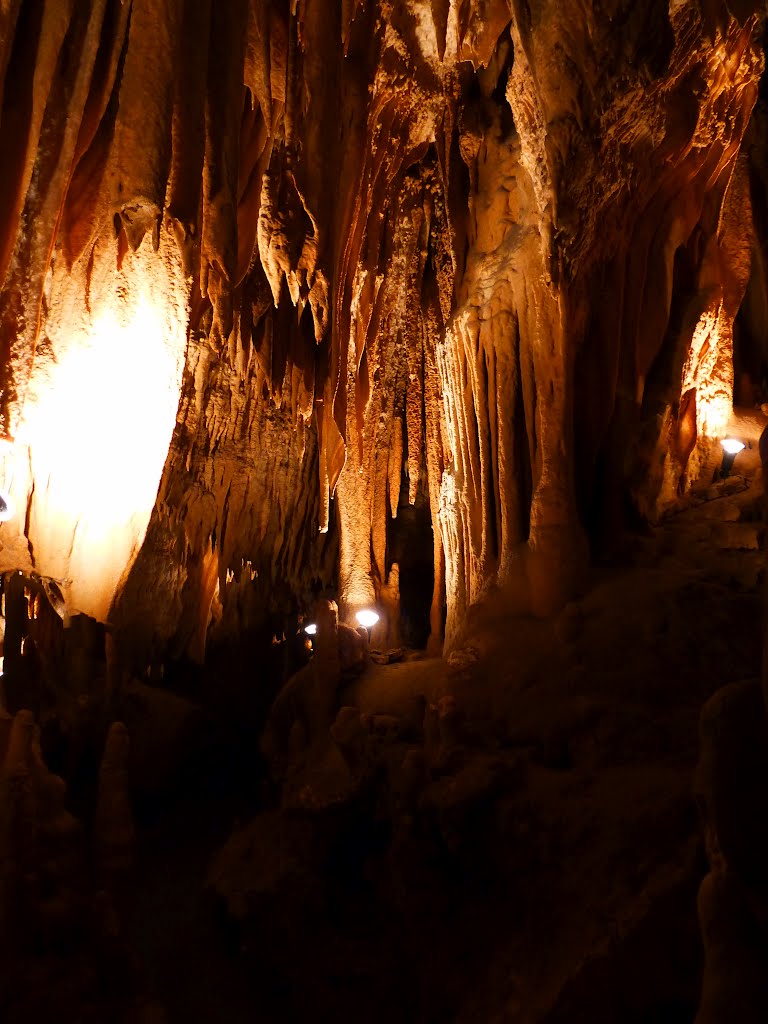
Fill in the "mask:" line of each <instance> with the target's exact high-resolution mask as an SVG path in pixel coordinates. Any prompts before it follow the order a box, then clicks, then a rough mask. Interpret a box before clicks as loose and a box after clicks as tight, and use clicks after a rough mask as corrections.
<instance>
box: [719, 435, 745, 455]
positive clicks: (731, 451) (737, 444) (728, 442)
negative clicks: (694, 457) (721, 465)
mask: <svg viewBox="0 0 768 1024" xmlns="http://www.w3.org/2000/svg"><path fill="white" fill-rule="evenodd" d="M720 444H721V445H722V446H723V450H724V451H726V452H727V453H728V455H738V454H739V452H740V451H742V449H743V448H744V442H743V441H737V440H736V438H735V437H726V438H723V440H722V441H721V442H720Z"/></svg>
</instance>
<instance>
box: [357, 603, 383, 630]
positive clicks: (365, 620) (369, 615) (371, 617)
mask: <svg viewBox="0 0 768 1024" xmlns="http://www.w3.org/2000/svg"><path fill="white" fill-rule="evenodd" d="M355 618H356V619H357V621H358V622H359V623H360V625H361V626H365V628H366V629H371V628H372V627H373V626H375V625H376V623H377V622H378V621H379V613H378V612H375V611H374V610H373V608H363V609H362V610H361V611H359V612H358V613H357V615H356V616H355Z"/></svg>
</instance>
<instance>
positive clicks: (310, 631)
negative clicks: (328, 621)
mask: <svg viewBox="0 0 768 1024" xmlns="http://www.w3.org/2000/svg"><path fill="white" fill-rule="evenodd" d="M304 632H305V633H306V634H307V636H314V635H315V633H316V632H317V623H316V622H310V624H309V625H308V626H305V627H304Z"/></svg>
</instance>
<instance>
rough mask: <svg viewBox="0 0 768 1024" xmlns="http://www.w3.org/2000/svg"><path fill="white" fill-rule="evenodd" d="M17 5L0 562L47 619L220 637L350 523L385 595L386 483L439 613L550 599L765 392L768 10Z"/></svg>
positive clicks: (3, 236)
mask: <svg viewBox="0 0 768 1024" xmlns="http://www.w3.org/2000/svg"><path fill="white" fill-rule="evenodd" d="M0 17H1V18H2V22H1V23H0V88H1V89H2V93H0V98H1V100H2V108H1V110H0V133H2V138H3V145H4V154H5V156H4V159H3V162H2V168H1V169H0V191H2V194H3V196H4V202H3V204H2V211H1V212H0V281H2V293H1V294H0V330H1V332H2V333H1V334H0V345H1V346H2V351H1V353H0V355H1V358H0V387H1V388H2V398H1V400H0V416H1V417H2V424H3V429H4V432H5V435H6V438H7V443H6V447H5V449H4V452H3V466H4V470H3V471H4V474H5V479H4V480H3V481H0V484H2V485H3V486H4V487H5V488H6V490H8V491H9V492H10V495H11V497H12V499H13V503H14V505H15V507H16V514H15V516H14V517H13V518H12V520H11V521H10V522H9V523H8V524H7V525H4V526H3V527H2V541H3V550H2V568H3V569H6V570H8V569H18V568H21V569H23V570H25V571H27V572H32V571H34V572H36V573H37V574H39V575H40V576H41V577H44V578H46V579H52V580H54V581H56V583H57V586H58V587H59V589H60V590H61V592H62V594H63V599H64V601H65V604H66V605H67V611H68V613H69V612H77V611H84V612H87V613H89V614H90V615H92V616H94V617H95V618H97V619H100V620H102V621H105V620H107V619H108V618H110V617H111V618H113V619H114V621H115V622H116V623H119V624H120V625H121V626H122V627H124V628H126V629H128V628H131V629H135V628H139V626H141V628H142V629H143V631H144V633H145V634H147V636H146V638H145V639H146V643H145V647H146V646H149V647H152V645H154V646H155V647H156V648H160V649H165V650H166V651H167V652H168V653H170V654H172V655H174V656H179V655H182V654H183V655H189V656H191V657H193V658H196V659H201V658H202V657H203V656H204V652H205V645H206V640H207V639H210V637H211V635H215V634H216V631H218V634H219V635H220V636H222V635H228V634H230V633H233V632H237V630H238V629H239V628H242V626H243V624H244V623H245V624H247V623H250V622H252V621H255V619H257V618H258V616H259V615H261V614H263V612H264V610H265V608H267V607H268V606H269V605H270V602H273V603H274V599H273V597H272V595H273V594H275V593H277V592H278V591H280V592H282V593H283V597H282V598H281V599H280V600H281V601H283V603H284V604H285V605H286V606H287V605H288V604H290V603H291V602H294V603H295V602H297V601H299V602H302V601H303V602H304V603H305V604H306V603H307V602H308V600H309V597H310V596H311V594H312V593H313V592H314V593H317V592H318V591H319V590H321V589H322V588H323V587H327V586H328V585H329V584H331V583H332V581H333V578H334V572H335V560H336V546H335V539H334V535H335V534H336V531H338V571H339V577H338V589H337V593H338V598H339V603H340V610H341V613H342V616H343V617H345V616H346V617H348V616H349V615H350V614H351V613H352V612H354V611H355V610H356V609H357V608H359V607H361V606H363V605H365V604H368V603H370V602H372V601H380V600H381V598H382V594H383V595H384V598H385V600H384V604H385V605H387V607H389V608H390V609H395V608H397V602H398V595H397V593H396V591H397V582H396V581H397V580H398V578H399V579H400V581H401V583H402V579H403V567H402V566H397V565H395V566H393V565H392V562H393V557H392V553H391V552H390V551H389V550H388V541H387V536H388V528H390V527H391V521H392V518H394V517H395V516H396V514H397V509H398V505H399V503H400V500H401V487H403V486H404V487H405V488H406V489H407V499H408V501H409V502H410V503H411V504H413V503H415V502H417V500H419V499H420V496H421V500H422V501H424V502H425V503H426V506H427V507H428V509H429V519H430V522H431V525H432V536H433V548H434V550H433V557H432V562H433V566H434V586H433V599H432V607H431V614H430V627H431V635H432V643H433V645H439V642H440V640H441V638H442V633H443V616H444V614H445V610H446V608H447V625H446V630H447V639H448V641H449V644H455V643H456V642H458V640H459V639H460V636H461V632H462V628H463V623H464V621H465V612H466V610H467V608H468V607H469V606H471V605H472V604H474V603H476V602H477V601H479V600H481V599H482V598H483V596H484V595H485V594H486V593H487V592H488V590H489V588H491V587H494V586H499V587H502V588H504V589H505V590H507V591H508V592H509V593H510V595H511V596H512V598H513V601H514V604H515V606H516V607H518V608H519V609H520V610H523V611H532V612H535V613H544V614H546V613H548V612H550V611H551V610H553V609H554V608H555V607H557V606H558V605H559V604H560V603H561V602H562V601H563V599H564V597H565V596H566V595H567V593H568V590H569V588H570V587H571V586H572V585H573V582H574V580H575V579H576V578H577V577H578V575H579V573H580V571H581V570H582V569H583V567H584V566H585V564H586V562H587V560H588V549H589V542H590V541H591V542H592V543H593V544H595V543H597V541H598V540H600V541H603V540H604V539H605V538H607V537H611V536H613V535H614V533H615V532H617V531H618V530H620V528H621V525H622V517H623V514H624V513H623V509H624V508H625V506H626V505H627V503H628V499H631V501H632V503H633V504H634V505H635V506H636V507H637V508H638V510H639V511H640V512H641V513H642V514H643V515H646V516H650V517H655V516H658V515H660V514H661V513H662V512H663V510H664V508H665V507H666V506H667V505H668V504H669V503H670V502H671V501H673V500H674V499H675V498H676V497H677V495H678V493H679V491H680V490H681V488H682V489H685V488H687V487H689V486H691V485H693V484H695V482H696V479H697V477H698V475H699V473H700V472H701V468H702V466H703V465H705V464H706V462H707V459H708V458H709V457H710V452H711V449H712V445H713V442H715V441H716V440H717V439H718V438H719V436H721V435H722V432H723V431H724V429H725V424H726V422H727V420H728V417H729V415H730V411H731V406H732V402H733V392H734V386H736V389H737V391H739V394H742V393H743V392H749V395H748V401H751V402H754V401H758V400H759V399H760V397H761V396H760V394H759V393H758V392H759V381H758V380H756V379H755V378H756V377H759V375H760V361H761V360H760V353H759V352H758V354H757V356H756V354H755V353H756V351H757V350H756V348H755V337H757V335H758V328H759V325H760V323H761V322H762V321H763V320H765V316H764V314H763V313H762V304H761V299H762V298H763V297H764V294H765V290H766V289H765V282H764V278H765V274H764V267H765V258H764V254H763V252H762V248H761V243H760V242H758V241H757V240H756V235H755V232H754V230H753V221H754V220H755V218H758V217H759V216H761V215H762V212H763V209H762V206H764V200H762V199H761V200H760V203H761V204H762V205H761V206H760V208H759V209H756V208H755V202H756V200H755V197H754V195H753V193H754V192H755V189H756V187H757V183H759V181H760V180H762V179H761V175H762V173H763V172H762V169H761V168H762V166H763V164H764V141H763V139H764V131H763V129H762V128H761V125H762V123H763V122H762V120H761V117H762V114H761V111H760V110H758V112H756V114H755V117H754V118H753V119H752V127H751V129H750V134H749V136H747V144H746V145H744V140H745V134H746V133H747V128H748V125H749V124H750V118H751V116H752V114H753V109H754V108H755V104H756V101H757V99H758V81H759V79H760V75H761V73H762V70H763V63H764V58H763V50H762V31H763V11H762V7H761V5H760V4H758V3H756V2H755V3H750V2H748V0H745V2H741V3H739V4H731V5H720V4H712V3H704V2H699V0H680V2H677V0H676V2H674V3H670V4H668V5H667V4H665V3H661V2H660V0H643V2H641V3H632V4H627V3H622V2H620V0H612V2H611V3H605V2H604V3H601V4H598V3H587V4H581V5H572V4H562V3H555V2H554V0H552V2H550V0H536V2H524V0H487V2H482V3H481V2H479V0H408V2H407V3H403V4H395V5H392V4H389V3H384V2H383V0H359V2H354V3H353V2H348V3H343V4H338V5H337V4H331V5H328V4H327V3H325V2H321V0H299V2H289V0H269V2H267V0H258V2H257V0H252V2H249V0H237V2H234V3H231V4H216V3H213V2H204V3H200V2H197V0H194V2H193V0H163V2H162V3H155V2H150V0H87V2H84V3H77V4H76V3H72V2H61V0H40V2H34V0H12V2H9V3H6V4H4V5H3V7H2V13H1V14H0ZM745 294H746V296H747V299H746V300H745V299H744V297H745ZM743 300H744V301H743ZM742 305H743V306H744V312H743V315H742V318H741V321H742V323H741V327H740V329H741V330H742V335H743V337H742V342H741V348H742V355H741V356H740V358H741V364H740V365H741V370H740V376H738V379H737V380H736V382H735V384H734V362H735V357H734V343H733V330H734V321H735V319H736V317H737V314H738V312H739V309H740V307H742ZM744 353H746V355H745V354H744ZM736 362H738V360H736ZM741 371H743V372H741ZM750 375H751V376H750ZM745 379H746V380H747V384H748V383H749V380H751V381H752V385H754V386H752V387H751V390H750V387H749V386H747V385H745V386H744V387H742V386H741V385H742V384H743V383H744V380H745ZM174 417H175V419H174ZM638 438H639V441H638V440H637V439H638ZM405 496H406V495H405V493H403V497H405ZM332 497H333V499H334V502H335V505H334V504H332ZM329 530H330V534H331V536H330V537H328V538H326V537H325V536H324V534H325V533H326V532H327V531H329ZM318 532H319V535H318ZM137 558H138V560H137ZM398 573H399V577H398ZM148 575H151V576H152V578H153V579H155V580H156V581H157V586H156V587H155V588H154V590H153V592H152V593H147V591H146V588H144V587H143V586H142V581H143V580H144V579H146V577H147V576H148ZM389 628H391V629H393V630H394V629H396V628H397V623H395V622H393V623H390V624H389ZM212 631H213V632H212Z"/></svg>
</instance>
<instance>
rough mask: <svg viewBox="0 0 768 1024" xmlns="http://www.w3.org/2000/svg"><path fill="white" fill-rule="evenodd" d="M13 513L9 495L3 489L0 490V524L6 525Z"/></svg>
mask: <svg viewBox="0 0 768 1024" xmlns="http://www.w3.org/2000/svg"><path fill="white" fill-rule="evenodd" d="M15 512H16V509H15V508H14V505H13V501H12V500H11V496H10V494H9V493H8V491H7V490H6V489H5V488H0V523H7V522H8V520H9V519H13V516H14V513H15Z"/></svg>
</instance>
